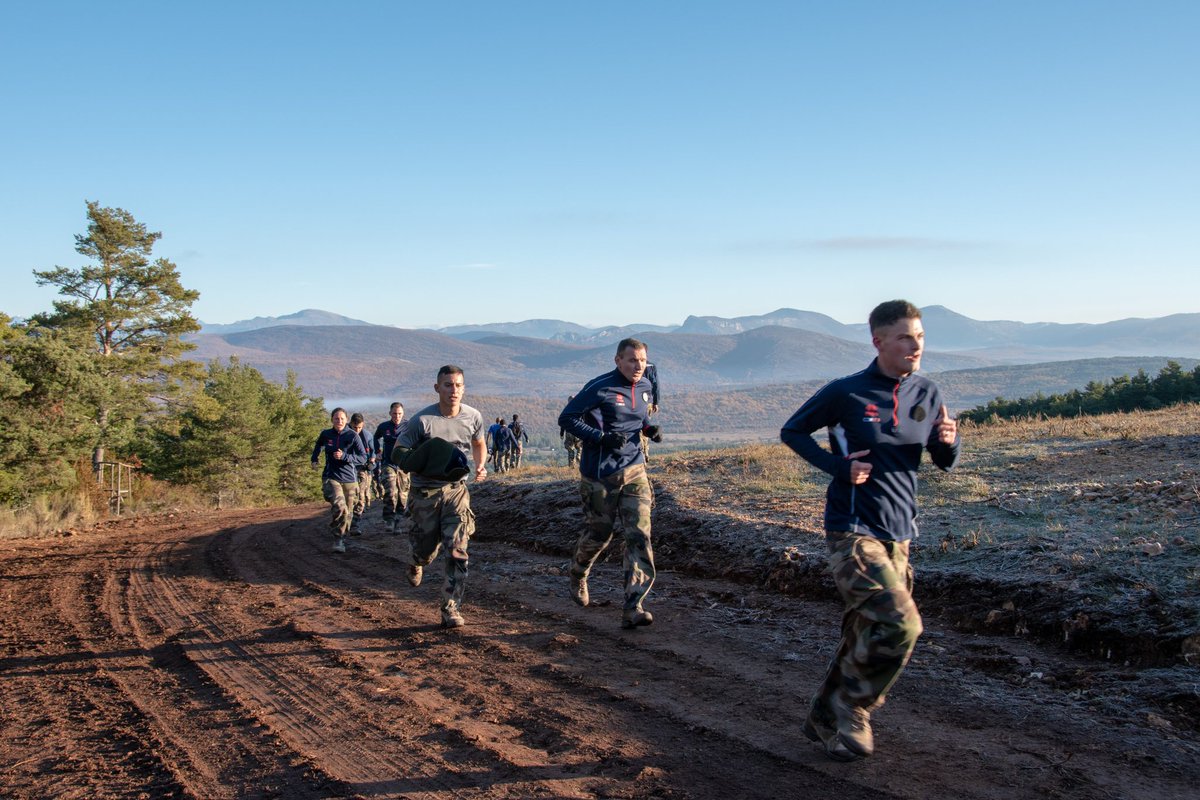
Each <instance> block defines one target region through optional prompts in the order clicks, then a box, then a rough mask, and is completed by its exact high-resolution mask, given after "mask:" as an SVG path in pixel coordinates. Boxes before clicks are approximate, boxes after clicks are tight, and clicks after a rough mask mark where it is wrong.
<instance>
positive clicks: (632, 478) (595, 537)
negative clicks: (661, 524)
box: [571, 464, 654, 611]
mask: <svg viewBox="0 0 1200 800" xmlns="http://www.w3.org/2000/svg"><path fill="white" fill-rule="evenodd" d="M579 495H580V498H581V499H582V500H583V514H584V517H585V518H586V520H587V528H586V529H585V530H584V532H583V534H582V535H581V536H580V537H579V541H578V542H576V543H575V556H574V558H573V560H572V562H571V575H572V577H575V578H586V577H587V575H588V573H589V572H591V570H592V565H593V564H595V563H596V559H597V558H599V557H600V554H601V553H603V552H604V548H606V547H608V544H609V542H611V541H612V537H613V528H614V527H615V525H616V523H617V519H618V518H619V519H620V522H621V531H622V533H623V534H624V536H625V562H624V563H625V610H626V611H632V610H634V609H638V608H641V607H642V601H643V600H645V599H646V595H648V594H649V593H650V587H651V586H653V585H654V548H653V546H652V545H651V543H650V509H651V508H652V506H653V502H654V491H653V489H652V488H651V486H650V479H649V478H648V477H647V476H646V467H645V465H644V464H635V465H634V466H632V467H628V468H626V469H624V470H622V471H620V472H617V473H614V474H613V475H611V476H609V477H608V478H605V479H604V480H599V481H594V480H591V479H589V478H583V479H581V480H580V482H579Z"/></svg>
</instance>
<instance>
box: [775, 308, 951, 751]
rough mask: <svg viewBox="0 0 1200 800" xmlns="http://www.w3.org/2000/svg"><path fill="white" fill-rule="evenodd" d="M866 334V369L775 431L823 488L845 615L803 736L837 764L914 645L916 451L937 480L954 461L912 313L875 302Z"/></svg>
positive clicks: (870, 740)
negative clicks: (818, 435) (822, 435)
mask: <svg viewBox="0 0 1200 800" xmlns="http://www.w3.org/2000/svg"><path fill="white" fill-rule="evenodd" d="M870 328H871V342H872V344H874V346H875V350H876V352H877V356H876V358H875V360H874V361H873V362H871V364H870V366H868V367H867V368H866V369H865V370H863V371H862V372H858V373H855V374H854V375H850V376H848V377H845V378H840V379H838V380H835V381H833V382H832V383H830V384H828V385H827V386H825V387H824V388H822V389H821V390H820V391H818V392H817V393H816V394H815V395H813V396H812V398H810V399H809V400H808V402H806V403H805V404H804V405H803V406H801V407H800V409H799V410H798V411H797V412H796V413H795V414H793V415H792V418H791V419H789V420H788V421H787V423H786V424H785V425H784V426H783V430H782V431H781V432H780V438H781V439H782V440H783V442H784V444H786V445H787V446H788V447H790V448H792V450H794V451H796V453H798V454H799V455H800V456H801V457H802V458H804V459H805V460H806V461H808V462H809V463H811V464H812V465H813V466H815V467H817V468H819V469H821V470H824V471H825V472H827V473H829V474H830V475H831V476H832V477H833V480H831V481H830V483H829V490H828V491H827V492H826V495H825V498H826V501H825V543H826V547H827V549H828V550H829V567H830V571H831V572H832V573H833V579H834V582H835V583H836V585H837V588H838V592H839V593H840V594H841V595H842V599H843V601H844V602H845V605H846V611H845V614H844V615H843V617H842V641H841V644H840V645H839V646H838V649H837V651H836V653H835V654H834V657H833V660H832V661H831V662H830V664H829V668H828V670H827V671H826V674H825V679H824V681H823V682H822V684H821V686H820V687H819V688H818V690H817V692H816V694H815V696H814V697H813V699H812V702H811V704H810V707H809V715H808V719H807V721H806V722H805V725H804V734H805V736H807V737H808V738H809V739H811V740H812V741H814V742H819V743H821V744H823V745H824V747H825V752H826V754H827V755H828V756H829V757H830V758H833V759H836V760H839V761H850V760H853V759H855V758H862V757H865V756H869V755H871V754H872V753H873V752H874V749H875V743H874V737H873V735H872V731H871V722H870V714H871V711H873V710H874V709H876V708H878V707H879V706H881V705H883V702H884V698H885V696H886V694H887V691H888V690H889V689H890V688H891V687H892V685H893V684H894V683H895V682H896V680H897V679H898V678H899V677H900V673H901V672H902V671H903V669H904V666H905V664H907V663H908V659H909V656H910V655H912V651H913V648H914V647H915V646H916V643H917V637H919V636H920V635H921V631H922V624H921V616H920V614H919V613H918V611H917V606H916V603H914V602H913V599H912V568H911V567H910V566H909V563H908V548H909V541H910V540H911V539H912V538H913V537H915V536H916V535H917V468H918V467H919V466H920V463H921V452H922V451H928V452H929V455H930V457H931V458H932V460H933V463H934V464H935V465H937V466H938V467H941V468H942V469H950V468H951V467H953V466H954V464H955V462H956V461H957V460H958V452H959V439H958V426H957V423H956V422H955V421H954V420H953V419H951V418H950V415H949V413H948V412H947V410H946V405H945V403H944V402H943V401H942V397H941V393H940V392H939V391H938V387H937V386H936V385H935V384H934V383H933V381H931V380H929V379H927V378H924V377H922V376H920V375H916V374H915V373H916V371H917V370H918V369H920V366H921V355H922V353H923V352H924V348H925V331H924V328H923V327H922V325H921V311H920V309H918V308H917V307H916V306H914V305H912V304H911V303H908V302H906V301H904V300H892V301H889V302H887V303H882V304H880V305H879V306H877V307H876V308H875V310H874V311H872V312H871V316H870ZM821 428H827V429H828V431H829V446H830V451H829V452H826V451H825V450H823V449H822V448H821V447H820V445H818V444H817V442H816V441H815V440H814V439H813V433H814V432H816V431H817V430H819V429H821Z"/></svg>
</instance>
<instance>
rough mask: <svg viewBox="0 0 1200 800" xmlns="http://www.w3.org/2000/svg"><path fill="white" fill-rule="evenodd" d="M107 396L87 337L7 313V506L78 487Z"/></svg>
mask: <svg viewBox="0 0 1200 800" xmlns="http://www.w3.org/2000/svg"><path fill="white" fill-rule="evenodd" d="M99 391H100V387H99V386H98V384H97V380H96V374H95V372H94V369H93V361H92V359H91V357H90V355H89V354H88V351H87V341H86V337H85V336H84V335H82V334H81V333H80V332H79V331H74V330H59V331H56V330H52V329H47V328H41V327H39V326H37V325H13V324H12V323H11V319H10V318H9V317H8V316H6V315H4V314H0V503H5V504H13V503H17V502H22V501H25V500H28V499H29V498H30V497H32V496H33V495H36V494H41V493H44V492H47V491H56V492H63V491H68V490H70V489H72V488H74V486H75V485H76V483H77V478H76V471H75V465H76V463H77V462H79V461H81V460H85V459H86V458H87V456H88V454H89V452H90V450H91V448H92V445H93V443H94V442H95V441H96V424H95V413H94V410H95V402H94V401H95V396H96V394H97V393H98V392H99Z"/></svg>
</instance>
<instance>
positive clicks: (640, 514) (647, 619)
mask: <svg viewBox="0 0 1200 800" xmlns="http://www.w3.org/2000/svg"><path fill="white" fill-rule="evenodd" d="M613 360H614V361H615V362H616V365H617V368H616V369H614V370H613V371H612V372H608V373H605V374H604V375H601V376H599V377H598V378H594V379H592V380H591V381H589V382H588V383H587V384H586V385H585V386H584V387H583V388H582V389H580V390H579V392H577V393H576V394H575V396H574V397H572V398H571V399H570V400H569V401H568V402H567V406H566V408H564V409H563V410H562V413H561V414H559V417H558V424H559V427H560V428H562V429H563V430H564V431H566V432H567V433H569V434H571V435H573V436H575V437H577V438H578V439H579V440H580V441H581V442H582V443H583V453H582V455H581V456H580V459H579V472H580V494H581V496H582V498H583V511H584V516H585V517H586V519H587V529H586V530H585V531H584V532H583V534H582V535H581V536H580V537H579V540H578V542H577V543H576V545H575V556H574V559H573V561H572V564H571V598H572V599H573V600H574V601H575V602H576V603H578V604H579V605H581V606H586V605H588V604H589V603H590V598H589V595H588V585H587V578H588V574H589V573H590V572H591V569H592V565H593V564H595V563H596V559H597V558H598V557H599V556H600V554H601V553H602V552H603V551H604V548H606V547H607V546H608V543H609V542H610V541H612V536H613V526H614V524H615V522H616V519H617V517H618V515H619V516H620V518H621V529H622V531H623V533H624V535H625V603H624V608H623V611H622V615H621V626H622V627H624V628H636V627H638V626H641V625H649V624H651V623H652V622H653V621H654V617H653V616H652V615H651V614H650V612H649V611H647V610H645V609H644V608H643V607H642V603H643V601H644V600H645V598H646V595H647V594H649V592H650V587H651V586H652V585H653V584H654V550H653V548H652V547H651V544H650V509H651V505H652V501H653V490H652V489H651V487H650V479H649V478H648V477H647V476H646V464H645V458H644V457H643V455H642V449H641V448H640V447H639V446H638V438H639V436H640V434H641V433H642V432H643V430H644V431H645V432H646V435H647V436H649V437H650V438H651V439H652V440H654V441H656V442H661V441H662V435H661V433H660V432H659V429H658V428H657V427H656V426H652V425H650V416H649V407H650V401H651V399H652V394H651V386H650V381H648V380H646V377H645V371H646V345H645V344H643V343H642V342H639V341H638V340H637V339H623V340H622V341H621V343H620V344H618V345H617V355H616V357H615V358H614V359H613Z"/></svg>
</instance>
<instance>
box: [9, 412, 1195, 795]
mask: <svg viewBox="0 0 1200 800" xmlns="http://www.w3.org/2000/svg"><path fill="white" fill-rule="evenodd" d="M1018 438H1019V437H1015V436H1010V439H1011V440H1012V447H1013V448H1016V449H1012V450H1010V451H1006V452H1005V453H1003V454H1002V455H1003V458H1002V459H999V458H998V456H997V454H996V453H992V452H985V448H977V449H972V450H969V451H968V452H967V453H965V454H964V464H963V469H962V470H960V473H959V477H957V478H954V479H953V481H950V480H949V479H946V480H942V479H937V478H932V476H931V480H930V481H929V482H928V484H927V491H928V496H929V502H928V504H927V506H926V513H925V515H924V517H923V519H924V526H923V530H924V535H923V536H922V539H921V544H920V546H918V547H917V548H916V554H915V555H914V560H915V562H916V565H917V599H918V603H919V604H920V605H921V607H922V609H923V612H924V613H925V616H926V628H927V630H926V634H925V636H924V637H923V639H922V641H921V642H920V643H919V645H918V647H917V651H916V653H915V655H914V657H913V660H912V663H911V665H910V667H909V669H908V670H907V672H906V673H905V675H904V676H903V678H902V679H901V681H900V682H899V683H898V684H897V686H896V688H895V690H894V692H893V693H892V695H891V698H890V700H889V702H888V704H887V705H886V706H885V707H884V708H883V709H881V710H880V711H879V712H877V714H876V717H875V720H876V739H877V753H876V755H875V756H874V757H872V758H871V759H868V760H865V761H860V762H855V763H851V764H840V763H834V762H831V761H828V760H827V759H826V758H825V757H824V755H823V754H822V753H821V752H820V751H819V750H818V749H816V748H815V747H814V746H812V745H810V744H809V743H808V742H807V741H806V740H805V739H804V738H803V736H802V735H801V734H800V726H801V724H802V722H803V719H804V714H805V711H806V708H805V702H806V698H807V696H808V693H809V692H810V691H811V689H812V687H813V686H814V684H815V683H816V681H817V680H818V678H819V676H820V674H821V672H822V670H823V667H824V664H825V660H826V658H827V656H828V654H829V652H830V650H831V648H832V646H833V644H834V642H835V637H836V635H837V628H838V620H839V616H840V611H841V609H840V607H839V605H838V604H837V603H836V602H835V600H834V597H833V593H832V589H831V587H830V585H829V584H828V580H827V578H826V577H825V575H824V572H823V559H822V557H821V543H820V534H819V528H820V525H819V514H820V480H819V479H814V478H813V476H809V475H806V474H804V473H803V471H802V470H800V471H797V472H795V474H793V472H792V470H793V468H792V467H786V468H785V467H783V466H780V465H784V464H789V463H791V462H790V461H788V460H787V459H788V458H789V457H788V456H787V455H786V454H782V455H781V454H780V453H779V452H778V450H779V449H778V448H761V447H760V448H750V449H747V450H742V451H728V452H724V453H710V454H705V455H703V456H694V457H679V458H675V457H672V458H671V459H665V458H662V459H652V467H653V468H652V474H653V475H654V478H655V483H656V500H657V505H656V509H655V512H654V514H655V516H654V526H655V527H654V531H655V539H656V543H657V554H658V559H659V566H660V569H661V573H660V576H659V580H658V582H657V584H656V586H655V591H654V594H653V595H652V601H651V603H650V604H649V607H650V608H651V609H652V610H653V611H654V614H655V623H654V625H653V626H651V627H649V628H644V629H638V630H635V631H622V630H621V629H620V627H619V624H618V623H619V617H620V600H619V598H620V592H619V574H618V573H619V561H618V560H616V559H610V560H608V561H606V562H605V563H603V564H601V565H600V566H599V567H598V571H597V574H596V576H595V577H594V579H593V581H592V589H593V598H594V600H595V601H596V602H595V603H594V605H593V606H592V607H590V608H586V609H585V608H579V607H577V606H575V605H574V604H573V603H572V602H571V601H570V600H569V599H568V597H567V594H566V588H567V578H566V574H565V564H566V554H567V553H568V551H569V548H570V546H571V544H572V541H573V538H574V536H575V535H576V533H577V531H578V529H579V525H580V517H581V515H580V512H579V510H578V508H577V503H578V501H577V499H576V496H575V490H574V487H573V484H572V481H571V480H570V479H569V477H568V476H567V473H566V471H565V470H562V471H555V470H542V471H534V470H530V471H527V473H526V474H524V475H522V474H517V475H505V476H498V477H495V478H492V479H489V481H488V482H486V483H484V484H481V485H478V486H477V487H476V488H475V490H474V495H475V507H476V511H477V514H478V524H479V530H478V534H477V536H476V537H475V539H474V540H473V543H472V575H471V583H470V588H469V592H468V604H467V607H466V609H465V613H466V616H467V620H468V626H467V627H466V628H464V629H461V630H456V631H444V630H442V629H441V628H440V627H439V626H438V625H437V622H438V612H437V597H438V580H437V578H438V577H439V576H440V566H438V567H435V568H434V569H433V570H431V572H432V575H431V577H430V579H427V581H426V582H425V584H423V585H422V586H420V587H418V588H412V587H410V586H408V584H407V583H406V582H405V580H404V578H403V569H404V564H405V563H406V559H407V554H408V545H407V542H406V540H405V538H404V537H403V536H393V535H390V534H387V533H385V532H384V531H383V530H382V529H381V528H380V527H378V526H372V527H371V528H370V530H368V532H367V534H366V535H364V536H362V537H357V538H354V539H352V540H351V541H350V547H349V552H347V553H346V554H344V555H334V554H333V553H331V552H329V545H330V543H331V540H330V538H329V536H328V533H327V531H326V528H325V510H324V508H323V506H321V505H319V504H313V505H308V506H302V507H295V508H281V509H269V510H259V511H226V512H209V513H192V514H188V513H175V514H162V515H156V516H148V517H141V518H136V519H130V520H121V521H113V522H108V523H104V524H102V525H98V526H96V527H93V528H88V529H81V530H75V531H70V532H57V533H55V535H47V536H43V537H40V538H34V539H9V540H4V541H0V605H2V611H0V676H2V678H3V680H0V692H2V698H0V700H2V702H3V708H4V714H3V716H2V718H0V787H2V791H0V794H3V795H4V796H6V797H17V798H40V797H51V796H53V797H80V798H84V797H87V798H94V797H154V798H157V797H196V798H218V797H289V798H291V797H314V798H315V797H411V798H445V797H471V798H509V797H512V798H529V797H614V798H663V797H665V798H722V799H724V798H728V797H739V798H741V797H748V798H754V797H762V798H779V797H810V798H821V797H836V798H839V800H853V798H867V797H870V798H880V797H903V798H1028V797H1055V798H1080V800H1082V799H1083V798H1088V799H1089V800H1091V798H1148V797H1154V798H1192V797H1195V792H1196V789H1195V787H1196V786H1197V785H1198V783H1200V759H1198V757H1200V727H1198V723H1197V719H1200V705H1198V703H1200V668H1198V666H1197V657H1198V656H1200V647H1197V645H1196V642H1197V639H1196V633H1197V626H1196V618H1195V608H1196V605H1197V603H1196V594H1197V585H1196V584H1197V577H1198V575H1197V572H1196V569H1197V558H1196V556H1197V554H1198V553H1200V548H1198V543H1197V535H1196V529H1195V528H1196V516H1195V515H1196V495H1195V491H1194V480H1193V479H1194V473H1189V470H1191V469H1193V467H1194V465H1195V464H1196V463H1200V462H1197V460H1196V457H1197V456H1198V455H1200V442H1198V441H1197V439H1196V438H1195V437H1191V438H1189V435H1188V434H1185V433H1182V432H1181V433H1174V434H1171V433H1168V434H1162V433H1157V432H1153V431H1149V432H1146V433H1145V435H1143V434H1142V433H1137V434H1136V435H1123V434H1119V433H1117V434H1113V433H1112V432H1108V433H1105V432H1103V431H1100V432H1098V433H1097V434H1096V435H1095V436H1092V437H1090V438H1086V437H1085V438H1081V437H1079V436H1063V437H1049V436H1047V437H1042V440H1041V444H1039V445H1038V446H1037V447H1027V448H1026V449H1025V450H1020V452H1018V450H1019V448H1020V447H1021V446H1022V445H1021V442H1020V441H1018ZM1026 444H1028V443H1027V442H1026ZM939 481H941V482H939ZM1139 481H1140V482H1139ZM1189 481H1192V483H1189ZM1189 487H1191V488H1192V489H1193V490H1192V492H1191V494H1189V493H1188V489H1189ZM373 513H378V512H373ZM373 518H374V517H373ZM67 534H69V535H67Z"/></svg>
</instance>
